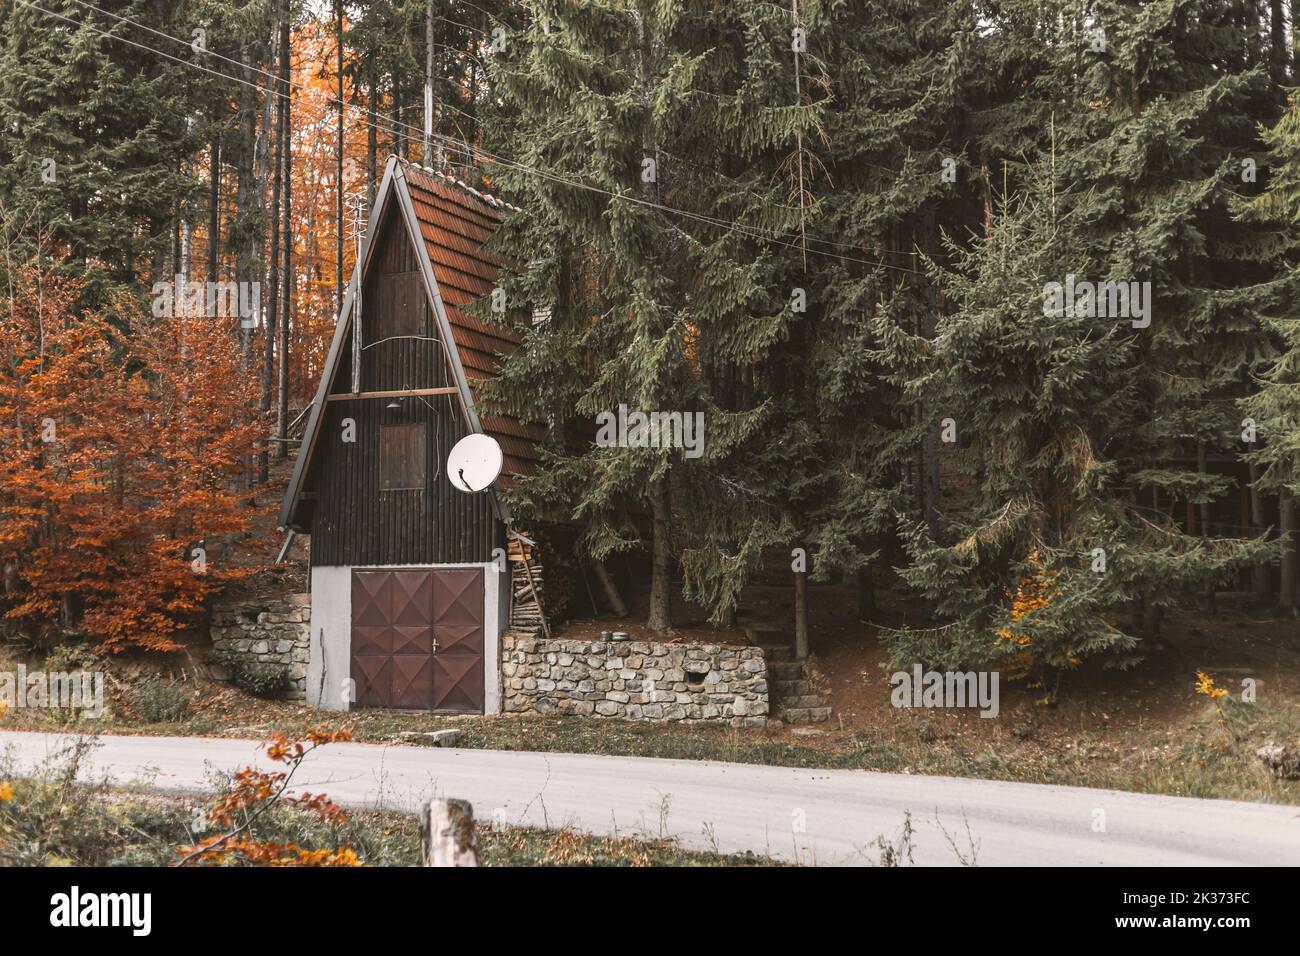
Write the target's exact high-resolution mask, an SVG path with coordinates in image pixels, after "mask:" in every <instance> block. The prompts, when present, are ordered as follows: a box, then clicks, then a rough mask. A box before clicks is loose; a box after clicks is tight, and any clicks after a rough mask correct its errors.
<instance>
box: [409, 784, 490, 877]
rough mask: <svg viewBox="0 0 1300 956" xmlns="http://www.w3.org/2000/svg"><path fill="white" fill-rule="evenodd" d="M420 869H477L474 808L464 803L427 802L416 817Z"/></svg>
mask: <svg viewBox="0 0 1300 956" xmlns="http://www.w3.org/2000/svg"><path fill="white" fill-rule="evenodd" d="M420 862H421V863H422V864H423V865H424V866H478V865H479V864H478V833H477V831H476V830H475V829H474V808H473V807H471V806H470V805H469V802H468V801H465V800H430V801H429V802H428V803H427V804H425V806H424V812H422V813H421V814H420Z"/></svg>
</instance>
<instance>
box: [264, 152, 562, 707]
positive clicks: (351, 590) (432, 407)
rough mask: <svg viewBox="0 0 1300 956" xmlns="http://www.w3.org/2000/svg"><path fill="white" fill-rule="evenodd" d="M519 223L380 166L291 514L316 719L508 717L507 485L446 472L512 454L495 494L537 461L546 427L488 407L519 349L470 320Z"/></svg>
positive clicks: (439, 182)
mask: <svg viewBox="0 0 1300 956" xmlns="http://www.w3.org/2000/svg"><path fill="white" fill-rule="evenodd" d="M506 209H507V207H506V206H505V205H504V204H503V203H501V202H500V201H498V200H496V199H493V198H492V197H490V196H486V195H483V194H481V193H479V192H477V191H476V190H474V189H472V188H470V187H468V186H466V185H465V184H463V183H461V182H459V181H457V180H455V179H453V178H451V177H450V176H447V175H445V174H443V173H439V172H436V171H433V170H429V169H425V168H423V167H420V166H416V165H414V164H411V163H407V162H404V161H401V160H398V159H396V158H394V159H390V160H389V161H388V164H387V166H386V167H385V170H384V175H383V180H382V182H381V184H380V187H379V191H378V193H377V194H376V197H375V201H374V207H373V209H372V210H371V211H370V215H369V225H368V228H367V232H366V239H365V245H364V247H363V248H362V250H361V255H360V267H359V268H358V269H357V270H356V271H355V272H354V273H353V278H352V282H351V283H350V285H349V287H348V290H347V295H346V297H345V299H344V303H343V309H342V312H341V314H340V316H339V320H338V325H337V328H336V329H335V330H334V339H333V342H332V344H331V346H330V351H329V357H328V359H327V360H326V364H325V368H324V371H323V374H322V376H321V381H320V385H319V387H318V388H317V391H316V397H315V400H314V402H313V404H312V407H311V414H310V418H309V420H308V423H307V427H306V432H305V433H304V435H303V440H302V445H301V448H300V451H299V454H298V459H297V461H296V462H295V465H294V470H293V475H292V477H291V479H290V481H289V486H288V488H287V490H286V492H285V498H284V504H283V508H282V509H281V513H280V524H281V525H282V526H283V527H285V528H287V529H291V530H293V531H295V532H297V533H298V534H301V535H310V538H311V548H310V552H311V659H310V663H309V666H308V671H307V687H306V693H307V699H308V701H309V702H310V703H312V704H314V705H317V706H321V707H326V708H330V709H341V710H346V709H348V708H350V707H392V708H404V709H414V710H427V711H434V712H439V713H454V714H465V713H495V712H498V711H499V709H500V676H499V673H500V666H499V665H500V653H499V650H498V648H499V637H500V633H501V631H502V630H503V629H504V628H505V626H506V622H507V620H508V617H509V608H508V603H509V594H510V587H509V572H508V570H507V571H506V572H505V573H501V571H502V570H504V569H506V568H508V564H507V563H506V562H505V561H504V559H503V557H502V556H503V555H504V549H505V548H506V533H507V529H508V527H509V515H508V514H507V513H506V510H505V508H504V506H503V504H502V502H501V500H500V499H499V498H498V496H497V494H496V487H497V486H495V485H494V487H493V488H491V489H489V490H487V491H486V492H480V493H477V494H469V493H466V492H464V491H461V490H458V489H457V488H455V487H453V486H452V484H451V483H450V482H449V481H448V478H447V475H446V468H447V465H446V462H447V454H448V452H449V451H450V450H451V448H452V446H453V445H454V444H455V443H456V442H457V441H458V440H459V439H460V438H462V437H463V436H465V435H467V434H469V433H471V432H478V433H484V434H487V435H490V436H492V437H493V438H495V439H496V440H497V442H498V443H499V444H500V445H501V448H502V452H503V456H504V467H503V473H502V477H501V478H500V479H498V482H497V485H501V484H503V483H504V484H508V483H509V482H510V481H511V480H512V479H513V478H514V477H517V476H519V475H523V474H527V473H529V472H530V471H531V470H532V468H533V466H534V465H535V463H536V461H537V459H538V452H537V442H538V441H539V440H540V438H541V434H540V433H539V432H538V430H537V429H535V428H532V427H529V426H525V425H523V424H521V423H520V422H518V421H516V420H514V419H511V418H507V417H494V416H488V415H485V414H483V413H482V412H481V411H480V409H479V407H478V401H477V388H478V386H479V385H480V384H481V383H482V382H483V381H484V380H485V379H486V378H487V377H489V376H491V375H492V374H494V371H495V369H496V367H497V363H498V362H499V361H500V356H502V355H507V354H509V353H510V352H511V351H512V350H513V349H514V348H516V347H517V345H518V341H519V340H518V338H517V336H515V335H514V334H513V333H511V332H508V331H506V330H504V329H501V328H497V327H493V326H490V325H488V324H486V323H484V322H482V321H480V320H478V319H476V318H474V317H472V316H470V315H468V314H466V312H465V311H463V309H464V307H465V306H467V305H468V304H469V303H471V302H474V301H475V300H478V299H481V298H483V297H484V296H487V295H489V294H490V293H491V291H492V289H493V287H494V286H495V284H496V276H497V273H498V269H499V263H498V262H496V261H495V260H494V259H493V258H492V257H491V256H489V255H487V254H486V253H485V252H484V251H483V244H484V242H485V241H486V240H487V238H488V237H489V236H490V235H491V234H492V231H493V230H494V229H495V228H496V226H497V224H498V223H499V221H500V219H501V217H502V216H503V215H504V214H505V212H506ZM497 549H502V550H501V551H497ZM494 557H496V558H497V559H498V560H494ZM499 569H500V570H499Z"/></svg>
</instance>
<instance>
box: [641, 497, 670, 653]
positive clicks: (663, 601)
mask: <svg viewBox="0 0 1300 956" xmlns="http://www.w3.org/2000/svg"><path fill="white" fill-rule="evenodd" d="M650 510H651V513H652V514H653V516H654V542H653V546H652V550H653V560H652V562H651V571H650V614H649V616H648V617H647V618H646V623H645V626H646V628H647V629H648V630H650V631H652V632H653V633H655V634H667V633H668V632H669V631H670V630H672V626H673V621H672V610H671V606H672V583H673V582H672V578H673V562H672V554H671V552H670V550H669V546H668V535H669V533H670V532H669V529H670V526H671V523H670V518H671V515H672V498H671V496H670V494H669V491H668V476H667V475H664V477H663V478H661V479H659V484H658V485H657V486H656V487H655V490H654V492H653V493H652V494H651V497H650Z"/></svg>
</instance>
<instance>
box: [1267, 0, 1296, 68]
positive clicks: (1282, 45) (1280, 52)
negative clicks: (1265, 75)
mask: <svg viewBox="0 0 1300 956" xmlns="http://www.w3.org/2000/svg"><path fill="white" fill-rule="evenodd" d="M1269 10H1270V13H1271V18H1272V29H1271V31H1270V33H1271V48H1272V54H1273V57H1272V60H1273V63H1272V74H1273V82H1275V83H1280V84H1283V85H1285V84H1286V83H1287V82H1288V77H1289V74H1290V72H1291V48H1290V46H1289V45H1288V44H1287V39H1286V33H1287V29H1286V26H1287V24H1286V6H1285V4H1283V2H1282V0H1269Z"/></svg>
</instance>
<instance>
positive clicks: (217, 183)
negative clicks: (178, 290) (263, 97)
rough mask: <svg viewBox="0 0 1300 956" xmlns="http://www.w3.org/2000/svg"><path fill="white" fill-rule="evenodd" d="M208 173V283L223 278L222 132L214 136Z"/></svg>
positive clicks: (218, 130) (215, 133)
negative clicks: (221, 274) (221, 272)
mask: <svg viewBox="0 0 1300 956" xmlns="http://www.w3.org/2000/svg"><path fill="white" fill-rule="evenodd" d="M209 156H210V159H209V164H210V170H209V172H208V281H209V282H216V281H217V280H218V279H220V278H221V276H220V275H219V273H220V271H221V130H220V128H218V129H217V130H216V131H215V132H214V133H213V134H212V152H211V153H210V154H209Z"/></svg>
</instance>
